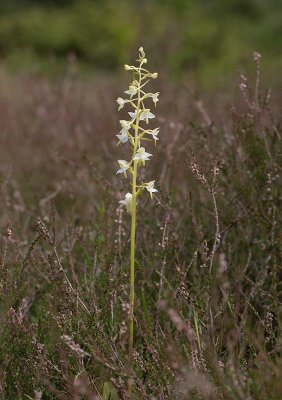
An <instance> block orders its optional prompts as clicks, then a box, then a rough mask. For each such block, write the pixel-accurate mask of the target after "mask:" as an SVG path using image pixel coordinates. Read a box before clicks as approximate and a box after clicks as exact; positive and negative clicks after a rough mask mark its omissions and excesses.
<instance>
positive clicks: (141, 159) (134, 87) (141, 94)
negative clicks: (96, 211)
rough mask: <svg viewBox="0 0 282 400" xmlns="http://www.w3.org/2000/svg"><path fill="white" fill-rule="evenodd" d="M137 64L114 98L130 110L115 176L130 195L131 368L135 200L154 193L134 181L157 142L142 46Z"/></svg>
mask: <svg viewBox="0 0 282 400" xmlns="http://www.w3.org/2000/svg"><path fill="white" fill-rule="evenodd" d="M136 61H137V63H138V65H137V66H131V65H125V66H124V68H125V70H126V71H131V72H132V74H133V80H132V82H131V83H130V85H129V88H128V90H126V91H125V92H124V93H125V94H126V95H127V98H126V99H123V98H121V97H119V98H118V99H117V103H118V106H119V108H118V110H121V109H123V108H124V107H125V106H129V107H130V108H131V109H132V110H131V111H129V112H128V114H129V117H130V118H129V120H120V121H119V122H120V125H121V130H120V133H119V134H118V135H117V138H118V144H129V145H130V148H131V153H130V159H129V160H118V164H119V169H118V171H117V174H122V175H123V176H124V177H125V178H128V177H129V179H130V181H131V192H129V193H127V194H126V195H125V198H124V199H123V200H120V204H122V205H124V206H125V207H126V209H127V211H128V213H129V214H130V215H131V241H130V301H129V303H130V316H129V364H130V368H132V354H133V342H134V300H135V236H136V199H137V197H138V196H139V195H140V194H141V192H142V191H143V190H144V189H145V190H147V191H148V192H149V195H150V197H151V198H153V194H154V193H155V192H157V189H155V181H150V182H148V183H146V182H140V183H139V180H138V169H139V168H140V167H144V166H145V163H146V161H149V160H150V157H152V154H151V153H148V152H147V151H146V149H145V147H143V146H144V145H143V143H144V141H147V142H148V141H153V142H154V143H155V144H156V143H157V141H158V140H159V137H158V134H159V128H154V129H150V128H149V127H148V124H149V122H150V121H151V120H152V119H154V118H155V115H154V114H153V113H152V112H151V110H150V108H149V103H148V101H151V102H153V104H154V106H155V107H156V105H157V102H158V101H159V92H157V93H150V92H148V93H146V92H145V86H146V85H147V84H148V82H149V81H150V79H156V78H157V77H158V74H157V73H156V72H155V73H151V72H149V71H148V70H147V69H145V68H144V65H145V64H146V63H147V58H146V55H145V52H144V50H143V48H142V47H140V49H139V58H138V59H137V60H136Z"/></svg>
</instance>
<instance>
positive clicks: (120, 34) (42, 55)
mask: <svg viewBox="0 0 282 400" xmlns="http://www.w3.org/2000/svg"><path fill="white" fill-rule="evenodd" d="M140 45H142V46H144V48H145V49H146V50H147V52H148V54H149V55H150V60H151V62H152V63H153V65H154V66H155V67H156V68H157V69H158V70H160V68H161V69H163V70H164V71H166V72H167V73H168V74H169V76H170V79H171V80H175V81H179V80H180V79H183V77H184V76H185V77H188V78H190V79H193V80H194V81H195V82H197V84H201V85H203V87H209V86H214V85H218V84H225V83H226V81H227V80H228V79H231V78H233V77H234V74H236V72H237V68H238V67H239V66H240V65H244V67H245V68H248V63H249V60H250V55H251V54H252V52H253V51H258V52H260V53H262V55H263V60H264V61H263V62H264V72H265V73H266V74H267V75H268V76H269V79H271V80H272V81H274V82H275V81H276V80H277V79H279V76H278V70H279V69H280V68H281V66H282V52H281V49H282V2H281V0H228V1H227V0H131V1H128V0H118V1H117V0H92V1H91V0H1V2H0V61H1V66H2V69H4V70H7V71H11V72H25V71H28V72H32V73H36V74H48V75H51V76H52V75H54V74H55V75H57V74H65V72H66V71H69V70H71V71H75V72H77V73H79V74H82V75H83V74H84V75H88V74H93V72H96V73H103V74H104V73H106V74H107V73H110V74H112V75H114V73H116V72H117V71H120V70H121V65H122V64H124V63H125V62H130V60H132V59H134V58H135V55H136V51H137V49H138V47H139V46H140Z"/></svg>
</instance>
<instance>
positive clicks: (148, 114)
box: [140, 109, 155, 124]
mask: <svg viewBox="0 0 282 400" xmlns="http://www.w3.org/2000/svg"><path fill="white" fill-rule="evenodd" d="M152 118H155V115H154V114H153V113H151V111H150V110H149V109H146V110H143V111H142V112H141V114H140V121H146V123H147V124H148V123H149V119H152Z"/></svg>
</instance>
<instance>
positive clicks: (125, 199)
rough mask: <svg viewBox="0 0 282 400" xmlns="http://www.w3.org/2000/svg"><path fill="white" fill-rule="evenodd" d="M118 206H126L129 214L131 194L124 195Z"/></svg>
mask: <svg viewBox="0 0 282 400" xmlns="http://www.w3.org/2000/svg"><path fill="white" fill-rule="evenodd" d="M119 203H120V204H123V205H124V206H126V209H127V211H128V212H129V213H131V210H132V194H131V193H126V195H125V198H124V200H120V201H119Z"/></svg>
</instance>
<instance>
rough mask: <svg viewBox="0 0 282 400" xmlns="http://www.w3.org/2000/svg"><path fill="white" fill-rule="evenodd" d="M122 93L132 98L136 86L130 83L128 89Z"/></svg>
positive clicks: (135, 91)
mask: <svg viewBox="0 0 282 400" xmlns="http://www.w3.org/2000/svg"><path fill="white" fill-rule="evenodd" d="M124 93H126V94H128V95H129V96H130V98H132V97H133V96H134V95H135V94H136V93H137V87H136V86H133V85H130V86H129V89H128V90H126V91H125V92H124Z"/></svg>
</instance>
